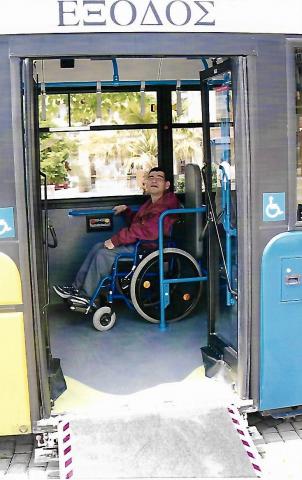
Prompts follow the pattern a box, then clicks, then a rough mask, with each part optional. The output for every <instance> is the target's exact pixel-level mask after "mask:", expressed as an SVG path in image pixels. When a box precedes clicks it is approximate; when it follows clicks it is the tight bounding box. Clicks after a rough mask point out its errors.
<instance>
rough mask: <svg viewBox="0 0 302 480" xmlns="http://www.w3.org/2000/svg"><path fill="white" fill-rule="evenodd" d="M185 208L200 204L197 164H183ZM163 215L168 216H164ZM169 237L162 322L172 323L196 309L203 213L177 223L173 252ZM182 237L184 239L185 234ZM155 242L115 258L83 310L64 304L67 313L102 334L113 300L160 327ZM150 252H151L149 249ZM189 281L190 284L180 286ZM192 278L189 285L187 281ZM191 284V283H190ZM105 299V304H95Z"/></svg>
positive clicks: (112, 319)
mask: <svg viewBox="0 0 302 480" xmlns="http://www.w3.org/2000/svg"><path fill="white" fill-rule="evenodd" d="M185 192H186V193H185V208H193V209H194V208H196V207H200V205H201V200H202V198H201V195H202V188H201V173H200V169H199V167H198V166H197V165H194V164H189V165H187V166H186V170H185ZM166 212H168V211H166ZM177 225H178V222H176V225H175V226H173V233H171V235H170V237H169V238H166V239H165V240H164V248H163V271H164V277H165V281H169V279H171V284H170V285H169V302H168V303H167V304H166V305H165V318H166V321H167V322H176V321H179V320H182V319H184V318H185V317H187V316H188V315H189V314H190V313H191V312H192V311H193V310H194V309H195V307H196V306H197V304H198V303H199V300H200V296H201V293H202V284H203V282H202V281H198V279H204V278H206V277H203V273H202V272H203V269H202V267H201V257H202V251H203V241H202V238H201V232H202V230H203V214H201V213H196V214H195V213H190V214H188V215H185V216H184V222H183V223H182V224H181V227H182V229H183V231H182V232H181V237H182V244H183V247H184V248H178V246H177V241H176V239H175V238H174V232H175V230H176V229H177ZM185 233H186V235H185ZM156 243H157V244H158V242H156V241H154V240H153V241H152V242H148V241H145V240H143V241H138V242H137V243H136V244H135V246H134V251H133V253H121V254H119V255H117V257H116V258H115V261H114V264H113V268H112V272H111V274H110V275H108V276H106V277H103V278H101V279H100V281H99V283H98V285H97V287H96V289H95V291H94V293H93V295H92V297H91V299H90V300H89V303H88V305H87V304H82V303H81V302H79V301H76V300H70V301H69V303H70V309H71V310H74V311H80V312H83V313H85V314H89V313H92V314H93V326H94V327H95V328H96V330H98V331H101V332H104V331H107V330H109V329H111V328H112V327H113V326H114V324H115V322H116V314H115V312H114V310H113V307H114V301H115V300H122V301H124V302H125V303H126V305H127V307H128V308H130V309H134V310H136V311H137V312H138V314H139V315H140V316H141V317H142V318H143V319H145V320H147V321H148V322H151V323H155V324H156V323H157V324H158V323H160V306H161V305H160V281H159V256H160V255H159V249H158V247H156ZM154 247H155V248H154ZM182 279H188V280H189V279H191V281H184V282H183V281H182ZM192 279H193V280H192ZM194 279H195V280H196V281H194ZM104 296H105V297H106V300H105V304H104V305H99V304H98V300H99V299H100V297H101V298H104Z"/></svg>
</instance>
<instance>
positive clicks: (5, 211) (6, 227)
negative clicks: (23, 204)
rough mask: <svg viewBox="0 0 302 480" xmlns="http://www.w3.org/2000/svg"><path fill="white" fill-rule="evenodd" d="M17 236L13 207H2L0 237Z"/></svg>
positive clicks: (0, 211)
mask: <svg viewBox="0 0 302 480" xmlns="http://www.w3.org/2000/svg"><path fill="white" fill-rule="evenodd" d="M14 237H15V222H14V209H13V207H8V208H0V239H2V238H14Z"/></svg>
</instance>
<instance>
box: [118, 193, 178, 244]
mask: <svg viewBox="0 0 302 480" xmlns="http://www.w3.org/2000/svg"><path fill="white" fill-rule="evenodd" d="M172 208H180V203H179V201H178V199H177V197H176V196H175V194H174V193H171V192H169V193H165V194H164V195H163V196H162V197H161V198H159V199H158V200H157V201H156V202H154V203H152V201H151V199H149V200H147V202H145V203H144V204H143V205H142V206H141V207H140V209H139V210H138V212H137V213H135V214H134V213H133V212H132V211H131V209H130V208H127V210H126V211H125V214H126V216H127V217H128V218H129V219H130V221H131V223H130V226H129V227H126V228H122V229H121V230H120V231H119V232H118V233H116V234H115V235H113V236H112V237H111V241H112V243H113V245H114V246H115V247H118V246H119V245H128V244H130V243H135V242H136V241H137V240H157V238H158V219H159V217H160V214H161V213H162V212H164V211H165V210H170V209H172ZM175 220H176V217H175V215H168V216H167V217H166V218H165V220H164V233H165V235H169V233H170V229H171V226H172V225H173V223H174V222H175Z"/></svg>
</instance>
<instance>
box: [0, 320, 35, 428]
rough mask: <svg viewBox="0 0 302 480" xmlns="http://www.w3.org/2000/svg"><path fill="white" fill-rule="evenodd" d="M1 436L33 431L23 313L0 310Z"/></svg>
mask: <svg viewBox="0 0 302 480" xmlns="http://www.w3.org/2000/svg"><path fill="white" fill-rule="evenodd" d="M0 365H1V367H0V385H1V390H0V435H17V434H20V433H30V432H31V419H30V405H29V390H28V381H27V363H26V349H25V335H24V321H23V313H19V312H16V313H15V312H14V313H0Z"/></svg>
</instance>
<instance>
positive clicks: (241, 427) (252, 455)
mask: <svg viewBox="0 0 302 480" xmlns="http://www.w3.org/2000/svg"><path fill="white" fill-rule="evenodd" d="M228 412H229V414H230V416H231V419H232V422H233V425H234V427H235V429H236V431H237V433H238V435H239V437H240V440H241V443H242V445H243V446H244V448H245V451H246V453H247V455H248V457H249V459H250V461H251V464H252V467H253V469H254V471H255V473H256V475H257V477H261V476H262V468H261V458H260V455H259V453H258V450H257V448H256V447H255V445H254V442H253V440H252V438H251V435H250V434H249V432H248V430H247V428H246V426H245V424H244V421H243V419H242V417H241V415H240V413H239V411H238V409H237V407H235V405H233V404H232V405H230V406H229V407H228Z"/></svg>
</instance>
